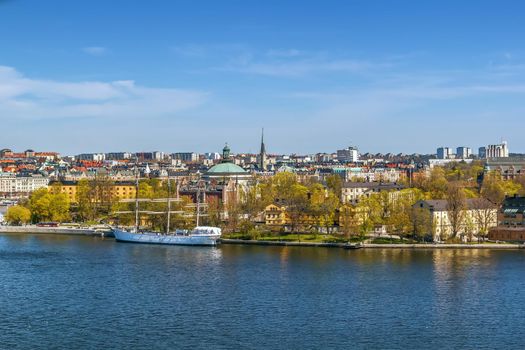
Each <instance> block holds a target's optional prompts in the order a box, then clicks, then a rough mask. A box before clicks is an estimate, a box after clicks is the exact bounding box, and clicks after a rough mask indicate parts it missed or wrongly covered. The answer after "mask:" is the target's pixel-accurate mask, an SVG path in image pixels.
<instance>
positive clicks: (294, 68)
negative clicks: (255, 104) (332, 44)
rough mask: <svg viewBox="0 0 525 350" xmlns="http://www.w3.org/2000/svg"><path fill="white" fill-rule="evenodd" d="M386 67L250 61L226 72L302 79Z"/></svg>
mask: <svg viewBox="0 0 525 350" xmlns="http://www.w3.org/2000/svg"><path fill="white" fill-rule="evenodd" d="M379 66H384V65H383V64H381V65H380V64H374V63H372V62H367V61H358V60H349V59H347V60H293V61H274V62H261V61H249V62H246V63H245V64H243V65H238V66H229V67H227V68H225V70H230V71H237V72H241V73H248V74H258V75H268V76H274V77H279V76H280V77H301V76H305V75H309V74H316V73H335V72H346V73H360V72H365V71H368V70H370V69H372V68H377V67H379Z"/></svg>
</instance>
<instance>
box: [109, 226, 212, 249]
mask: <svg viewBox="0 0 525 350" xmlns="http://www.w3.org/2000/svg"><path fill="white" fill-rule="evenodd" d="M113 233H114V235H115V240H117V241H118V242H127V243H143V244H166V245H197V246H215V245H217V240H218V239H219V238H220V235H187V236H183V235H165V234H160V233H154V232H144V233H133V232H127V231H122V230H118V229H115V230H113Z"/></svg>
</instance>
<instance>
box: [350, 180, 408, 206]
mask: <svg viewBox="0 0 525 350" xmlns="http://www.w3.org/2000/svg"><path fill="white" fill-rule="evenodd" d="M404 188H405V186H403V185H400V184H395V183H380V182H346V183H344V184H343V188H342V189H341V201H342V202H343V204H347V203H348V204H353V205H356V204H358V203H359V202H360V201H361V200H362V199H363V198H368V197H370V196H371V195H373V194H374V193H380V192H385V191H387V192H389V193H391V194H392V196H391V197H392V198H394V197H395V195H394V193H396V192H399V191H401V190H402V189H404Z"/></svg>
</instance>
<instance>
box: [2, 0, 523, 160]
mask: <svg viewBox="0 0 525 350" xmlns="http://www.w3.org/2000/svg"><path fill="white" fill-rule="evenodd" d="M472 3H473V2H469V1H466V2H462V3H460V4H457V3H455V2H452V1H444V2H440V3H434V4H430V3H427V4H414V3H413V2H408V1H401V2H400V3H399V4H389V3H381V4H380V3H377V4H368V3H361V2H346V1H329V2H323V4H322V5H321V4H319V3H316V2H313V1H306V2H301V8H300V10H299V9H298V8H297V6H295V5H296V4H297V3H296V2H293V1H291V2H286V3H283V2H276V1H268V2H264V4H263V3H260V4H258V5H257V6H255V5H254V4H243V3H242V2H240V1H230V2H221V3H220V4H217V3H214V2H211V1H200V2H192V3H188V2H169V3H158V4H156V5H155V6H148V5H146V4H145V3H143V2H126V6H122V5H121V4H118V3H110V4H108V3H106V2H102V1H91V2H89V4H88V3H72V2H67V1H56V2H53V3H52V4H50V3H45V4H44V3H42V2H39V1H35V0H27V1H6V2H0V30H2V32H4V33H10V34H11V35H9V36H4V37H3V38H2V47H3V52H2V55H1V56H0V123H1V125H2V129H3V130H9V132H4V133H3V134H2V138H1V140H2V147H10V148H13V149H20V150H23V149H27V148H34V149H50V150H57V151H59V152H61V153H63V154H75V153H82V152H98V151H103V150H107V151H109V150H112V151H123V150H135V151H139V150H166V151H170V150H173V151H180V150H192V151H195V152H209V151H219V150H220V148H221V147H222V145H223V144H224V142H226V141H227V142H229V143H230V144H231V145H232V147H233V148H234V149H235V150H242V151H243V152H253V153H257V150H258V146H259V145H258V143H257V142H256V141H255V140H257V139H258V138H259V130H260V128H261V127H263V126H264V127H265V130H266V141H267V144H268V151H269V152H270V153H305V154H309V153H315V152H331V151H335V150H337V149H340V148H343V147H346V146H347V145H350V144H356V145H358V146H359V148H360V149H361V150H366V151H367V152H371V153H380V152H381V153H387V152H392V153H427V154H430V153H434V152H435V148H436V147H438V146H441V145H445V146H446V145H451V146H453V145H466V146H469V147H472V148H473V149H474V150H476V149H477V147H479V146H484V145H485V144H489V143H497V142H499V140H500V139H501V138H503V139H505V140H507V141H508V142H509V144H510V145H511V151H512V152H522V151H523V150H525V140H523V138H522V137H521V135H520V134H521V133H520V130H521V127H523V126H524V125H523V121H522V120H523V119H522V116H523V114H524V108H523V106H522V103H521V100H522V99H523V95H524V94H525V85H524V84H523V83H522V82H523V78H525V70H524V67H525V54H524V53H523V50H522V49H521V46H522V44H521V37H522V34H523V32H524V30H523V26H522V25H521V18H520V17H521V16H520V14H521V13H522V12H523V10H524V9H525V5H523V4H520V3H517V2H512V1H504V2H503V3H504V4H503V3H502V2H498V3H495V2H489V1H476V3H475V4H476V10H475V11H474V12H473V11H472V6H471V5H472ZM29 7H31V11H28V10H27V9H28V8H29ZM57 9H60V11H57ZM377 23H381V26H378V25H377ZM442 23H446V24H447V25H442ZM71 62H74V64H72V63H71Z"/></svg>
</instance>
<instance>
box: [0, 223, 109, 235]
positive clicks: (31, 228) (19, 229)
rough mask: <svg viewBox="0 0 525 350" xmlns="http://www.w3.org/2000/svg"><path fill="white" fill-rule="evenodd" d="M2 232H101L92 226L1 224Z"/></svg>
mask: <svg viewBox="0 0 525 350" xmlns="http://www.w3.org/2000/svg"><path fill="white" fill-rule="evenodd" d="M0 233H41V234H59V235H79V236H100V235H101V232H100V231H98V230H95V229H90V228H69V227H40V226H33V225H27V226H0Z"/></svg>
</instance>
